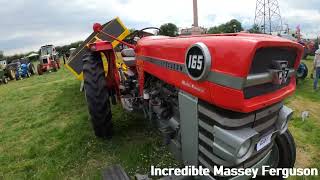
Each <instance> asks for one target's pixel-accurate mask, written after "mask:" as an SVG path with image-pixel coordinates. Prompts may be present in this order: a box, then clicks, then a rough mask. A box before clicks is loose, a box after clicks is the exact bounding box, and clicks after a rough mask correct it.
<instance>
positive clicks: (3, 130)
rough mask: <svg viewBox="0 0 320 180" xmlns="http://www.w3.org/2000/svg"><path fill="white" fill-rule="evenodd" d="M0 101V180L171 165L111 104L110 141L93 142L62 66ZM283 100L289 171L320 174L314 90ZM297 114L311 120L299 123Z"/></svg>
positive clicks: (6, 92) (79, 98) (6, 91)
mask: <svg viewBox="0 0 320 180" xmlns="http://www.w3.org/2000/svg"><path fill="white" fill-rule="evenodd" d="M306 62H307V63H308V65H311V60H308V61H306ZM309 68H311V66H309ZM0 95H1V97H0V98H1V104H0V179H79V178H80V179H99V178H100V177H101V170H102V169H104V168H106V167H107V166H109V165H112V164H121V165H122V166H123V167H124V168H125V169H126V171H127V172H129V174H130V175H134V174H135V173H146V172H148V170H149V167H150V165H156V166H162V167H176V166H177V162H176V161H175V160H174V159H173V158H172V156H171V155H170V153H169V152H168V151H167V149H166V147H163V146H162V142H161V138H160V136H159V134H157V133H155V132H154V131H153V130H152V129H151V128H149V126H148V121H147V120H144V118H143V117H141V116H139V115H134V116H133V115H129V114H127V113H125V112H123V111H122V110H121V109H120V107H118V106H116V107H114V108H113V117H114V118H113V120H114V124H115V131H116V132H115V134H116V135H115V137H114V138H113V139H112V140H110V141H105V140H100V139H97V138H95V136H94V135H93V132H92V129H91V124H90V122H89V120H88V113H87V107H86V103H85V98H84V94H83V93H81V92H79V82H78V81H77V80H75V79H74V77H73V76H72V75H71V74H70V73H69V72H67V70H65V69H64V68H63V69H61V70H60V71H59V72H57V73H49V74H45V75H43V76H33V77H31V78H30V79H24V80H21V81H16V82H9V84H8V85H0ZM286 102H287V104H288V105H289V106H290V107H292V108H294V110H295V111H296V113H295V116H294V119H293V121H292V122H291V125H290V129H291V131H292V133H293V135H294V137H295V140H296V144H297V147H298V149H297V151H298V155H297V163H296V166H297V167H318V168H320V139H319V138H320V106H319V103H320V92H316V93H315V92H313V90H312V80H311V79H309V77H308V79H307V80H306V81H304V82H301V83H300V85H299V87H298V90H297V93H296V94H295V95H294V96H293V97H291V98H289V99H288V100H287V101H286ZM304 110H308V111H310V113H311V115H310V118H309V119H308V120H307V121H304V122H302V120H301V118H299V116H300V113H301V112H302V111H304Z"/></svg>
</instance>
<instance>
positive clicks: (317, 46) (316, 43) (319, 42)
mask: <svg viewBox="0 0 320 180" xmlns="http://www.w3.org/2000/svg"><path fill="white" fill-rule="evenodd" d="M314 43H315V49H319V44H320V41H319V37H317V39H316V40H315V42H314Z"/></svg>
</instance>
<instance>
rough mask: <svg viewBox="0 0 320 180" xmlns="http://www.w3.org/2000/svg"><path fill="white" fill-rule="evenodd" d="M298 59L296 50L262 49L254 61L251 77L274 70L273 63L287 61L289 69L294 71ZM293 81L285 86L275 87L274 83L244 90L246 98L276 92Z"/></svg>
mask: <svg viewBox="0 0 320 180" xmlns="http://www.w3.org/2000/svg"><path fill="white" fill-rule="evenodd" d="M296 58H297V52H296V50H294V49H287V48H262V49H259V50H258V51H257V52H256V54H255V57H254V59H253V61H252V64H251V68H250V72H249V75H255V74H260V73H266V72H269V70H270V69H272V68H273V65H272V62H273V61H287V62H288V68H290V69H293V68H294V63H295V60H296ZM290 80H291V79H288V81H287V83H285V84H283V85H275V84H272V83H266V84H262V85H258V86H253V87H247V88H245V89H244V96H245V98H246V99H250V98H253V97H256V96H260V95H263V94H267V93H270V92H274V91H276V90H278V89H281V88H283V87H285V86H287V85H289V83H290Z"/></svg>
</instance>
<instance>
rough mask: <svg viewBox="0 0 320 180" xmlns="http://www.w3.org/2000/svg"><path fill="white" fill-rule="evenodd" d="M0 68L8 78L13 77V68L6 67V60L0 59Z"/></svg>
mask: <svg viewBox="0 0 320 180" xmlns="http://www.w3.org/2000/svg"><path fill="white" fill-rule="evenodd" d="M0 69H2V70H3V71H4V74H5V76H6V77H7V78H9V79H10V80H14V79H15V70H12V69H9V68H8V64H7V61H6V60H2V61H0Z"/></svg>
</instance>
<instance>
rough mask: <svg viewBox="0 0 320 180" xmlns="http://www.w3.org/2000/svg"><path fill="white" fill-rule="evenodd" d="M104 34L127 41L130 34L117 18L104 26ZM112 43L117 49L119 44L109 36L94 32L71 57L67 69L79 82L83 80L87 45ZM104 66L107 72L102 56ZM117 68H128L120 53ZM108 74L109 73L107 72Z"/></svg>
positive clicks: (104, 59) (104, 58)
mask: <svg viewBox="0 0 320 180" xmlns="http://www.w3.org/2000/svg"><path fill="white" fill-rule="evenodd" d="M102 31H103V32H105V33H108V34H110V35H112V36H114V37H117V39H119V40H123V39H125V38H126V37H127V36H128V35H129V34H130V32H129V30H128V29H127V28H126V26H125V25H124V24H123V23H122V22H121V20H120V19H119V18H118V17H117V18H115V19H113V20H111V21H109V22H108V23H106V24H104V25H103V29H102ZM99 40H102V41H110V42H111V44H112V46H113V47H114V48H115V47H116V46H117V45H118V44H119V42H118V41H116V40H113V39H110V38H109V37H108V36H106V35H104V34H102V33H97V32H93V33H92V34H91V35H90V36H89V37H88V38H87V39H86V40H85V41H84V42H83V43H82V44H81V45H80V46H79V47H78V48H77V49H76V50H75V51H74V52H73V53H72V55H71V56H70V57H69V59H68V61H67V63H66V65H65V66H66V67H67V68H68V69H69V70H70V71H71V72H72V73H73V74H74V75H75V76H76V78H77V79H78V80H83V72H82V57H83V55H84V54H85V53H86V48H87V47H86V46H87V44H90V43H93V42H96V41H99ZM102 60H103V64H104V68H105V71H107V69H108V68H107V66H108V65H107V64H108V63H107V59H106V57H104V55H103V56H102ZM117 66H118V67H120V66H122V67H123V69H124V70H125V69H126V67H125V65H124V63H123V61H122V57H121V54H120V53H117ZM106 74H107V72H106Z"/></svg>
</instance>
